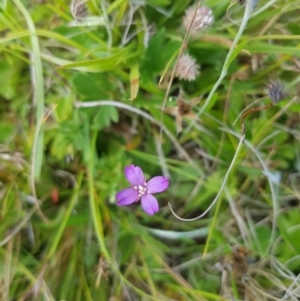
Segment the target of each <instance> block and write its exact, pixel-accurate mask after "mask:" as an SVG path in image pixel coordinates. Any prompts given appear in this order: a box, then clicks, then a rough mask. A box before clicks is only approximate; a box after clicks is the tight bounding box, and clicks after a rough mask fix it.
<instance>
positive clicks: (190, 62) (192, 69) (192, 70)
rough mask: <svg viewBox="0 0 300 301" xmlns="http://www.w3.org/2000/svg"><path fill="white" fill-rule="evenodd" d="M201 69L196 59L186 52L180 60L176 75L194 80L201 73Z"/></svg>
mask: <svg viewBox="0 0 300 301" xmlns="http://www.w3.org/2000/svg"><path fill="white" fill-rule="evenodd" d="M199 69H200V66H199V65H198V64H196V60H195V59H194V58H192V57H191V56H189V55H188V54H184V55H183V56H181V58H180V59H179V61H178V64H177V68H176V76H178V77H179V79H183V80H188V81H193V80H195V79H196V77H197V76H198V75H199V74H200V71H199Z"/></svg>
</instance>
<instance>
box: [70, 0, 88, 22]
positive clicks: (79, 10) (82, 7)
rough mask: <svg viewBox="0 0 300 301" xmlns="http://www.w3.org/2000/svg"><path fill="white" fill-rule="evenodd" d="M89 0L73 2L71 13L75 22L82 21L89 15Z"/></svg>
mask: <svg viewBox="0 0 300 301" xmlns="http://www.w3.org/2000/svg"><path fill="white" fill-rule="evenodd" d="M88 1H89V0H73V1H72V2H71V5H70V11H71V14H72V16H73V18H74V19H75V20H80V19H82V18H84V17H85V16H86V15H87V11H88V10H87V7H86V2H88Z"/></svg>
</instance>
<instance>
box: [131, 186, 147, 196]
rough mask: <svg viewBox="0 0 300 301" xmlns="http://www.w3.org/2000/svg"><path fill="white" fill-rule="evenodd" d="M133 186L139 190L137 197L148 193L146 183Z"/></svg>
mask: <svg viewBox="0 0 300 301" xmlns="http://www.w3.org/2000/svg"><path fill="white" fill-rule="evenodd" d="M133 188H134V189H135V190H137V191H138V192H139V197H141V196H143V195H145V194H148V193H150V191H149V190H148V189H147V186H146V183H145V184H144V185H139V186H134V187H133Z"/></svg>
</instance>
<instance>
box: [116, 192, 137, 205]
mask: <svg viewBox="0 0 300 301" xmlns="http://www.w3.org/2000/svg"><path fill="white" fill-rule="evenodd" d="M116 198H117V200H118V203H117V204H118V205H119V206H126V205H130V204H132V203H134V202H135V201H137V200H138V198H139V192H138V191H137V190H135V189H133V188H126V189H123V190H121V191H120V192H118V193H117V195H116Z"/></svg>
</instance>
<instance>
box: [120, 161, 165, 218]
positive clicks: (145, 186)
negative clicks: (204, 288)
mask: <svg viewBox="0 0 300 301" xmlns="http://www.w3.org/2000/svg"><path fill="white" fill-rule="evenodd" d="M124 174H125V177H126V179H127V180H128V182H129V183H130V184H131V187H130V188H126V189H123V190H121V191H120V192H118V193H117V195H116V198H117V200H118V202H117V204H118V205H119V206H127V205H130V204H132V203H135V202H137V201H139V200H140V199H141V204H142V207H143V209H144V211H145V212H146V213H147V214H149V215H153V214H154V213H155V212H158V210H159V205H158V202H157V199H156V198H155V197H154V196H153V195H152V194H155V193H159V192H163V191H165V190H166V189H167V188H168V186H169V179H168V178H166V177H163V176H157V177H154V178H152V179H150V181H148V182H146V179H145V177H144V174H143V171H142V169H141V168H140V167H138V166H134V165H133V164H131V165H129V166H126V167H125V170H124Z"/></svg>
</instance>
